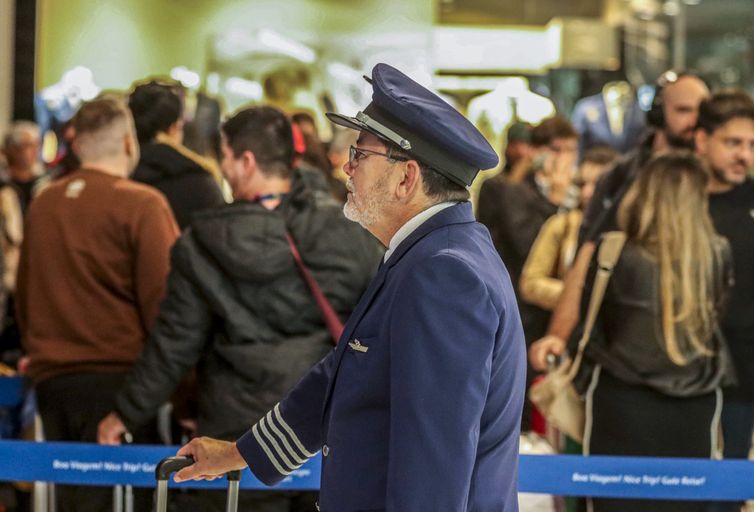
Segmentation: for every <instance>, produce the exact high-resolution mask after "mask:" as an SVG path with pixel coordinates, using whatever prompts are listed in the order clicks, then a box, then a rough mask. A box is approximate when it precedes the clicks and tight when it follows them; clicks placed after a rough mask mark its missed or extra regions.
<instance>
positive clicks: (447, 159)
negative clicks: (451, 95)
mask: <svg viewBox="0 0 754 512" xmlns="http://www.w3.org/2000/svg"><path fill="white" fill-rule="evenodd" d="M365 78H366V77H365ZM367 81H369V82H370V83H371V84H372V90H373V92H372V102H371V103H370V104H369V105H368V106H367V107H366V108H365V109H364V110H363V111H362V112H359V113H358V114H356V117H348V116H344V115H342V114H336V113H334V112H328V113H327V117H328V118H329V119H330V121H332V122H333V123H335V124H338V125H341V126H345V127H346V128H352V129H354V130H365V131H367V132H369V133H372V134H373V135H376V136H377V137H379V138H381V139H383V140H385V141H389V142H393V143H395V144H397V145H398V146H399V147H400V148H401V149H402V150H404V151H405V152H406V153H408V154H409V155H410V156H411V157H412V158H415V159H416V160H418V161H419V162H421V163H422V164H424V165H426V166H428V167H430V168H432V169H434V170H435V171H436V172H438V173H440V174H442V175H443V176H445V177H446V178H448V179H449V180H451V181H453V182H454V183H457V184H459V185H461V186H464V187H467V186H469V185H471V182H472V181H474V178H475V177H476V175H477V173H478V172H479V170H480V169H490V168H492V167H495V166H496V165H497V163H498V157H497V153H495V150H494V149H492V146H490V144H489V143H488V142H487V140H486V139H485V138H484V136H482V134H481V133H479V130H477V129H476V128H475V127H474V125H473V124H471V122H469V120H468V119H466V118H465V117H463V115H461V114H460V113H459V112H458V111H457V110H456V109H454V108H453V107H452V106H450V105H449V104H448V103H446V102H445V101H444V100H442V99H441V98H440V97H439V96H437V95H436V94H434V93H432V92H430V91H429V90H427V89H425V88H424V87H422V86H421V85H419V84H418V83H416V82H414V81H413V80H411V79H410V78H409V77H407V76H406V75H404V74H403V73H401V72H400V71H398V70H397V69H395V68H394V67H392V66H389V65H387V64H383V63H380V64H377V65H376V66H375V67H374V69H372V78H371V80H370V79H369V78H367Z"/></svg>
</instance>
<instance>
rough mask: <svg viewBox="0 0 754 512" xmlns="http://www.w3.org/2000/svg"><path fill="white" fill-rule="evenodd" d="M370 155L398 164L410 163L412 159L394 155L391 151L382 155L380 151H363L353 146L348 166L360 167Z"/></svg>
mask: <svg viewBox="0 0 754 512" xmlns="http://www.w3.org/2000/svg"><path fill="white" fill-rule="evenodd" d="M370 155H377V156H384V157H385V158H387V159H388V160H394V161H398V162H408V161H409V160H410V158H406V157H403V156H396V155H393V154H392V152H390V151H388V152H387V153H380V152H378V151H372V150H371V149H362V148H357V147H356V146H351V148H350V149H349V150H348V165H349V166H350V167H353V168H355V167H357V166H358V165H359V161H361V160H362V159H363V158H366V157H368V156H370Z"/></svg>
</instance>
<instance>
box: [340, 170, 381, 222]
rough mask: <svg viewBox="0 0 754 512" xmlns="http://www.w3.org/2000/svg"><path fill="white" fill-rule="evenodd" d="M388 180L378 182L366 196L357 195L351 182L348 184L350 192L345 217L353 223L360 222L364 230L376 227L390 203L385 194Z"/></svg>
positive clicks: (345, 207) (344, 208)
mask: <svg viewBox="0 0 754 512" xmlns="http://www.w3.org/2000/svg"><path fill="white" fill-rule="evenodd" d="M386 182H387V179H384V180H380V181H377V182H376V183H375V184H374V186H373V187H372V188H371V189H370V190H369V192H368V193H366V194H361V195H359V196H357V195H356V192H354V190H353V185H352V184H351V180H348V183H346V188H347V189H348V191H349V192H350V194H349V196H348V200H347V201H346V204H345V205H343V215H345V216H346V218H347V219H348V220H350V221H353V222H358V223H359V224H361V226H362V227H364V228H369V227H370V226H374V225H375V224H376V223H377V221H378V220H379V218H380V215H381V213H382V212H383V211H384V208H385V205H386V204H387V203H388V201H387V196H386V193H385V183H386Z"/></svg>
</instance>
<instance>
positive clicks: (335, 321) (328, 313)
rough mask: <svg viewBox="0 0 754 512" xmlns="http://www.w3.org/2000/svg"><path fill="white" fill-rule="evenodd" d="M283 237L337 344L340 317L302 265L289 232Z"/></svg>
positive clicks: (341, 327) (340, 330)
mask: <svg viewBox="0 0 754 512" xmlns="http://www.w3.org/2000/svg"><path fill="white" fill-rule="evenodd" d="M285 238H286V239H288V245H289V246H290V248H291V254H293V259H294V260H296V265H298V269H299V270H300V271H301V275H302V276H303V277H304V280H305V281H306V284H308V285H309V290H311V292H312V295H314V300H316V301H317V306H319V309H320V311H322V316H324V317H325V324H326V325H327V330H328V331H330V335H331V336H332V339H333V344H334V345H337V344H338V340H339V339H340V335H341V334H343V322H341V321H340V318H338V315H337V314H336V313H335V310H334V309H333V307H332V306H331V305H330V302H329V301H328V300H327V297H325V294H324V293H322V290H321V289H320V287H319V285H318V284H317V281H316V280H315V279H314V276H312V274H311V272H309V269H308V268H306V266H305V265H304V261H303V260H302V259H301V254H299V252H298V248H297V247H296V243H295V242H294V241H293V237H292V236H291V234H290V233H286V234H285Z"/></svg>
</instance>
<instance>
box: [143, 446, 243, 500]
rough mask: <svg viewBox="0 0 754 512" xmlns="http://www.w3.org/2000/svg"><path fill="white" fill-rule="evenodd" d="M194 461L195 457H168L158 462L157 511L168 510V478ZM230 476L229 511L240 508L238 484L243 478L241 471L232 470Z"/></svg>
mask: <svg viewBox="0 0 754 512" xmlns="http://www.w3.org/2000/svg"><path fill="white" fill-rule="evenodd" d="M193 463H194V458H193V457H166V458H164V459H162V460H161V461H160V463H159V464H157V468H155V471H154V473H155V478H157V512H166V511H167V509H168V480H169V479H170V475H172V474H173V473H175V472H176V471H180V470H181V469H183V468H185V467H187V466H190V465H191V464H193ZM226 476H227V477H228V506H227V508H226V510H227V512H236V511H237V510H238V486H239V482H240V480H241V472H240V471H230V472H229V473H228V474H227V475H226Z"/></svg>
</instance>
